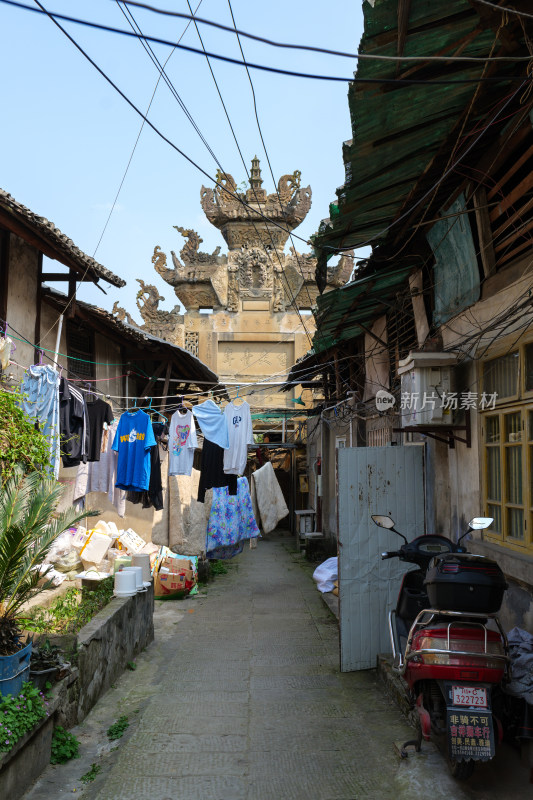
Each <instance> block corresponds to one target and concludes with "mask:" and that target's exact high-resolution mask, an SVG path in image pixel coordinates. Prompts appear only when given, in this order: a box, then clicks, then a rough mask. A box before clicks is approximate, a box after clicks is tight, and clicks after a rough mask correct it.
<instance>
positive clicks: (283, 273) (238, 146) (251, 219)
mask: <svg viewBox="0 0 533 800" xmlns="http://www.w3.org/2000/svg"><path fill="white" fill-rule="evenodd" d="M187 5H188V6H189V10H190V11H191V13H192V9H191V5H190V2H189V0H187ZM195 28H196V32H197V34H198V38H199V40H200V44H201V46H202V50H203V52H204V54H205V57H206V61H207V64H208V66H209V71H210V73H211V77H212V78H213V81H214V84H215V87H216V90H217V93H218V96H219V98H220V102H221V103H222V108H223V109H224V113H225V115H226V119H227V121H228V124H229V127H230V130H231V133H232V135H233V139H234V141H235V145H236V147H237V150H238V152H239V155H240V158H241V161H242V163H243V166H244V169H245V172H246V176H247V178H248V181H249V182H250V174H249V171H248V166H247V164H246V161H245V159H244V156H243V154H242V150H241V147H240V145H239V141H238V139H237V135H236V133H235V129H234V127H233V124H232V122H231V119H230V115H229V112H228V109H227V107H226V104H225V102H224V99H223V97H222V92H221V90H220V87H219V85H218V81H217V79H216V77H215V73H214V71H213V67H212V66H211V62H210V60H209V55H208V53H207V51H206V49H205V45H204V42H203V39H202V36H201V34H200V31H199V28H198V25H197V24H196V22H195ZM220 169H221V171H222V172H224V171H223V170H222V168H220ZM224 174H225V173H224ZM250 186H251V189H252V191H253V193H254V197H255V200H256V202H257V203H258V204H259V201H258V199H257V194H256V191H255V187H254V186H252V184H251V182H250ZM274 186H276V182H275V180H274ZM276 194H277V197H278V202H279V206H280V210H282V209H283V205H282V203H281V198H280V196H279V192H278V191H277V189H276ZM246 213H247V215H248V218H249V219H250V221H251V223H252V226H253V228H254V231H255V233H256V235H257V239H258V241H259V242H260V244H261V246H262V247H263V249H264V251H265V253H266V255H267V258H268V260H269V261H270V264H271V265H272V267H273V269H274V264H273V261H272V257H271V254H270V252H269V250H268V249H267V247H266V246H265V244H264V242H263V238H262V236H260V234H259V231H258V229H257V226H256V223H255V221H254V218H253V216H252V215H251V214H250V212H249V211H248V209H246ZM265 227H266V231H267V233H268V235H269V237H270V242H271V245H272V247H273V248H274V252H275V253H276V257H277V259H278V263H279V265H280V267H281V272H280V276H281V275H282V276H283V278H284V279H285V287H286V290H288V294H289V299H290V302H291V305H292V306H293V307H294V309H295V311H296V314H297V315H298V317H299V319H300V323H301V325H302V327H303V330H304V333H305V335H306V336H307V339H308V341H309V344H311V342H312V337H311V335H310V333H309V331H308V330H307V326H306V324H305V322H304V319H303V317H302V315H301V312H300V308H299V306H298V304H297V303H296V297H295V296H294V293H293V291H292V287H291V285H290V283H289V280H288V278H287V276H286V275H285V271H284V265H283V263H282V261H281V257H280V254H279V252H278V249H277V246H276V242H275V240H274V237H273V236H272V231H271V230H270V228H269V226H268V225H266V226H265ZM289 235H291V234H290V232H289ZM291 241H292V238H291ZM274 272H275V270H274ZM300 272H301V269H300ZM302 277H303V278H304V285H305V286H306V288H307V293H308V294H309V288H308V287H307V284H306V281H305V277H304V276H303V273H302Z"/></svg>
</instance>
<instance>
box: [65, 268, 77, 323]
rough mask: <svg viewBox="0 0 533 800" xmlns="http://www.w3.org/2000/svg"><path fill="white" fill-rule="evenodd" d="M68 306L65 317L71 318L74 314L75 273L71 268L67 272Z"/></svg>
mask: <svg viewBox="0 0 533 800" xmlns="http://www.w3.org/2000/svg"><path fill="white" fill-rule="evenodd" d="M67 302H68V308H67V317H68V318H69V319H72V318H73V317H74V316H75V315H76V273H75V272H74V270H73V269H70V270H69V273H68V301H67Z"/></svg>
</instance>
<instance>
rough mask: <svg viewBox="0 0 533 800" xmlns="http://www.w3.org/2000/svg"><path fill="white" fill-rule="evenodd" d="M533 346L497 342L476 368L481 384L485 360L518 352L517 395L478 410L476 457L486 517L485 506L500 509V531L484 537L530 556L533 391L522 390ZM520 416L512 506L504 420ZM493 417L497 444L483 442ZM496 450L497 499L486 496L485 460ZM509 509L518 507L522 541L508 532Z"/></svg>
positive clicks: (532, 534)
mask: <svg viewBox="0 0 533 800" xmlns="http://www.w3.org/2000/svg"><path fill="white" fill-rule="evenodd" d="M515 338H516V336H515ZM528 345H533V336H532V335H530V337H529V338H528V339H526V340H525V341H524V342H522V343H520V345H518V344H517V345H516V347H510V346H509V344H508V343H506V342H501V343H500V344H499V345H498V346H497V347H496V348H491V351H490V353H488V354H487V357H486V358H485V359H484V360H483V363H482V364H481V366H480V385H481V388H482V390H483V391H486V389H485V387H484V385H483V367H484V364H485V363H486V362H488V361H492V360H493V359H494V358H498V357H500V356H502V355H506V354H511V353H513V352H516V353H518V371H519V374H518V394H517V395H514V396H512V397H505V398H502V400H497V401H496V404H495V407H494V408H492V409H486V410H484V411H482V410H480V412H479V418H480V455H481V491H482V499H483V509H484V513H485V514H486V515H487V516H492V514H491V512H490V509H489V505H493V506H494V505H499V506H500V509H501V520H502V524H501V528H502V530H501V531H500V532H496V531H493V530H491V528H489V529H488V530H486V531H485V533H484V538H486V539H487V540H488V541H492V542H495V543H497V544H500V545H503V546H505V548H506V549H509V550H514V551H516V552H521V553H528V554H529V553H533V389H531V390H529V391H527V390H526V369H525V365H526V348H527V346H528ZM515 413H519V414H520V430H521V438H520V444H521V447H522V453H521V461H520V464H521V473H522V503H521V504H517V503H513V502H512V501H511V500H510V494H511V493H510V487H509V484H508V473H509V469H508V459H507V457H506V453H507V451H508V450H509V448H511V447H513V442H508V441H506V438H507V433H506V419H507V418H508V417H509V415H510V414H515ZM494 417H497V418H498V420H499V430H500V433H499V441H498V443H497V444H490V443H489V442H487V441H486V436H487V421H488V420H489V419H490V418H494ZM496 447H497V448H498V450H499V453H500V500H499V501H498V500H494V499H493V498H489V497H488V487H489V463H488V462H489V458H488V450H489V449H491V448H492V449H494V448H496ZM510 508H519V509H521V510H522V512H523V519H524V538H523V540H521V539H517V538H516V537H513V536H511V535H510V533H509V521H508V514H507V511H508V509H510Z"/></svg>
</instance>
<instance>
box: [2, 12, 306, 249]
mask: <svg viewBox="0 0 533 800" xmlns="http://www.w3.org/2000/svg"><path fill="white" fill-rule="evenodd" d="M0 2H8V0H0ZM9 2H11V0H9ZM34 2H35V3H36V4H37V5H38V6H39V7H40V8H42V9H43V13H45V14H46V15H47V16H48V17H49V18H50V19H51V20H52V22H53V23H54V25H56V26H57V27H58V28H59V30H60V31H61V32H62V33H63V34H64V35H65V36H66V37H67V39H68V40H69V41H70V42H71V43H72V44H73V45H74V47H75V48H76V49H77V50H78V51H79V52H80V53H81V54H82V55H83V56H84V58H86V59H87V61H88V62H89V63H90V64H91V65H92V66H93V67H94V68H95V70H96V71H97V72H98V73H99V74H100V75H101V76H102V78H104V80H106V81H107V82H108V83H109V85H110V86H112V87H113V89H114V90H115V91H116V92H117V93H118V94H119V95H120V96H121V97H122V99H123V100H125V101H126V103H127V104H128V105H129V106H130V108H132V109H133V110H134V111H135V113H136V114H138V115H139V116H140V117H141V118H142V119H143V120H144V121H145V123H146V124H147V125H148V126H149V127H150V128H151V129H152V130H153V131H154V133H156V134H157V135H158V136H159V137H160V138H161V139H162V140H163V141H164V142H166V143H167V144H168V145H170V147H171V148H172V149H173V150H175V151H176V152H177V153H179V154H180V155H181V156H182V157H183V158H184V159H185V160H186V161H188V162H189V164H191V165H192V166H193V167H195V169H197V170H198V171H199V172H201V173H202V175H204V176H205V177H206V178H207V179H208V180H210V181H211V182H212V183H214V184H215V186H216V187H217V188H218V189H220V191H222V192H224V193H225V194H227V195H228V197H232V198H233V199H234V200H237V201H238V202H239V203H240V204H241V205H242V206H244V207H246V208H248V209H249V210H251V211H253V212H254V214H256V215H258V216H259V217H261V218H262V219H264V220H265V221H266V222H268V224H269V225H273V226H274V227H275V228H279V229H280V230H282V231H284V232H285V233H288V229H287V228H285V227H284V226H283V225H280V224H279V223H278V222H276V221H275V220H273V219H270V218H269V217H266V216H265V215H264V214H263V213H262V212H261V211H259V210H258V209H255V208H253V207H252V206H250V205H249V204H248V203H247V202H246V201H245V200H243V198H242V197H240V196H239V194H238V193H234V192H231V191H230V190H229V189H227V188H226V187H225V186H224V185H223V184H221V183H220V182H219V181H218V180H217V179H216V178H213V177H212V175H210V174H209V173H208V172H207V171H206V170H205V169H203V167H201V166H200V165H199V164H197V163H196V161H194V159H192V158H191V157H190V156H188V155H187V153H185V152H184V151H183V150H182V149H181V148H180V147H178V145H177V144H175V143H174V142H173V141H172V140H171V139H169V138H168V136H165V134H164V133H163V132H162V131H160V130H159V128H158V127H157V126H156V125H154V123H153V122H151V121H150V120H149V119H148V117H147V116H146V115H145V114H143V112H142V111H141V110H140V109H139V108H138V107H137V106H136V105H135V103H134V102H133V101H132V100H130V98H129V97H128V96H127V95H126V94H125V93H124V92H123V91H122V89H120V88H119V87H118V86H117V84H116V83H115V82H114V81H113V80H112V79H111V78H110V77H109V75H107V73H106V72H104V70H103V69H102V68H101V67H99V66H98V64H97V63H96V62H95V61H94V60H93V59H92V58H91V56H90V55H89V54H88V53H87V52H86V51H85V50H84V49H83V47H82V46H81V45H80V44H78V42H77V41H76V40H75V39H74V37H72V36H71V35H70V34H69V32H68V31H67V30H65V28H63V27H62V25H60V24H59V22H57V20H56V19H54V17H53V16H52V14H50V13H49V12H48V11H47V10H46V9H45V8H44V6H43V5H42V4H41V3H40V2H39V0H34ZM32 10H33V9H32ZM137 38H139V37H137ZM239 63H241V62H239ZM293 236H295V238H297V239H299V240H300V241H301V242H304V243H305V244H309V241H308V240H307V239H303V238H302V237H301V236H298V235H297V234H293Z"/></svg>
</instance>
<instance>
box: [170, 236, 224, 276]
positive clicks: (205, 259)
mask: <svg viewBox="0 0 533 800" xmlns="http://www.w3.org/2000/svg"><path fill="white" fill-rule="evenodd" d="M173 227H174V229H175V230H177V231H178V233H181V235H182V236H183V237H184V238H185V239H186V240H187V241H186V242H185V244H184V245H183V247H182V249H181V250H180V256H181V258H182V261H183V263H184V264H185V265H186V266H190V265H193V264H216V263H217V261H218V258H217V257H218V255H219V253H220V246H219V247H217V248H216V249H215V250H214V251H213V252H212V253H201V252H200V245H201V244H202V242H203V239H202V238H200V236H199V235H198V234H197V233H196V231H194V230H193V229H192V228H181V227H179V226H178V225H174V226H173ZM170 252H171V255H172V262H173V264H174V268H175V269H178V270H179V269H180V268H181V267H182V265H181V264H180V262H179V260H178V258H177V257H176V253H175V252H174V251H173V250H171V251H170Z"/></svg>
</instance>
